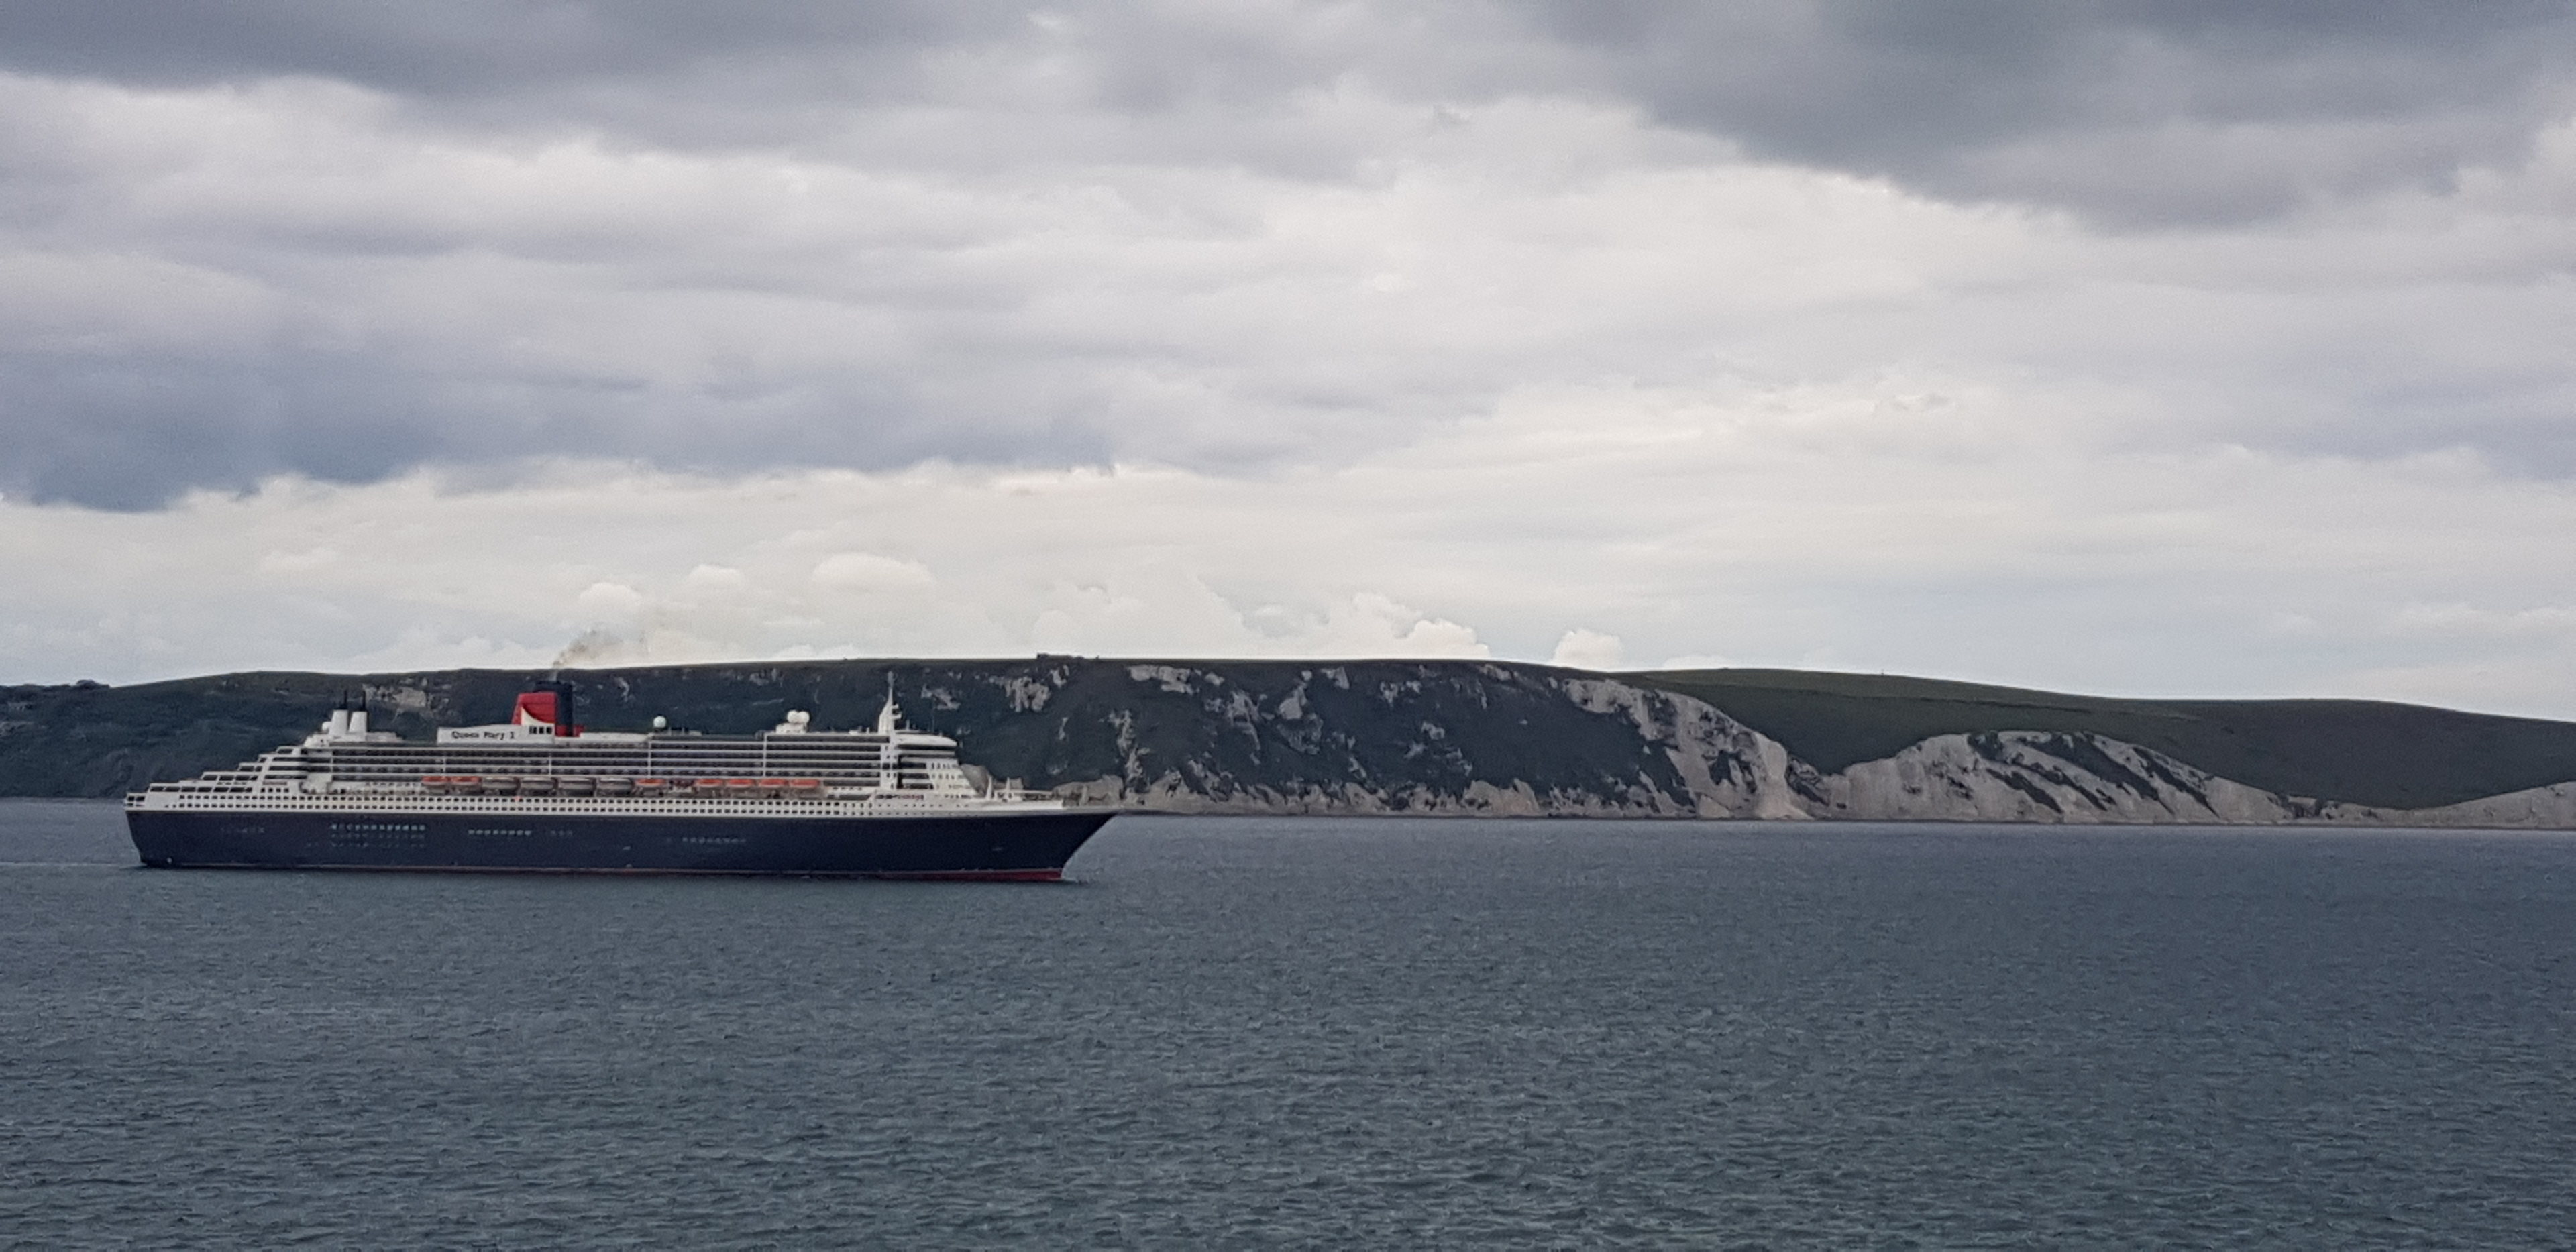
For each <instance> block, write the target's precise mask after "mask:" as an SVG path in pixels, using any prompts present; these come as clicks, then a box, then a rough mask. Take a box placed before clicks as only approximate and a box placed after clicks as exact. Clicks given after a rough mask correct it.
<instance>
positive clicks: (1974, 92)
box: [1524, 0, 2576, 224]
mask: <svg viewBox="0 0 2576 1252" xmlns="http://www.w3.org/2000/svg"><path fill="white" fill-rule="evenodd" d="M1524 11H1525V12H1527V13H1528V14H1529V15H1530V16H1531V17H1532V18H1533V20H1534V21H1535V22H1536V23H1537V24H1538V25H1539V26H1540V27H1542V28H1543V29H1545V30H1547V31H1549V32H1551V33H1552V34H1554V35H1555V36H1556V37H1558V38H1560V39H1562V40H1564V41H1566V43H1567V44H1569V45H1570V46H1572V47H1575V48H1580V49H1584V50H1586V51H1587V52H1588V54H1589V56H1590V58H1591V63H1590V65H1589V74H1590V75H1591V81H1593V82H1594V83H1595V84H1596V85H1597V86H1598V87H1599V88H1601V89H1603V90H1608V91H1611V92H1614V93H1617V94H1621V95H1625V96H1629V97H1631V98H1634V99H1636V100H1639V101H1641V102H1642V103H1644V104H1645V105H1646V106H1647V107H1648V108H1649V109H1650V110H1651V111H1652V112H1653V113H1655V114H1656V115H1657V116H1659V117H1661V118H1663V119H1665V120H1666V121H1669V122H1672V123H1674V124H1677V125H1683V126H1690V127H1696V128H1701V129H1705V130H1708V131H1710V132H1713V133H1716V134H1720V135H1725V136H1728V137H1731V138H1736V139H1739V140H1742V141H1743V142H1745V143H1746V144H1747V145H1748V146H1749V147H1750V148H1751V149H1752V150H1753V151H1755V152H1757V153H1760V154H1763V155H1768V156H1773V157H1779V158H1785V159H1789V160H1794V161H1799V162H1805V163H1812V164H1819V165H1827V166H1833V167H1838V168H1843V169H1848V170H1853V171H1857V172H1861V173H1867V174H1881V175H1888V176H1893V177H1896V178H1898V179H1900V180H1902V181H1904V182H1906V183H1909V184H1911V185H1913V186H1915V187H1917V188H1919V189H1922V190H1926V191H1929V192H1932V193H1934V194H1937V195H1943V196H1951V197H1966V198H1971V199H2004V200H2019V201H2028V202H2034V203H2040V204H2051V205H2064V206H2069V207H2073V208H2076V209H2079V210H2082V211H2084V212H2086V213H2088V214H2090V215H2092V216H2094V217H2096V218H2099V219H2103V220H2106V221H2110V222H2116V223H2131V224H2136V223H2155V222H2168V221H2183V222H2191V221H2210V220H2239V219H2245V218H2251V217H2257V216H2261V215H2265V214H2270V213H2274V212H2278V211H2280V210H2283V209H2285V208H2291V207H2295V206H2297V205H2300V204H2302V203H2305V202H2309V201H2311V200H2314V199H2321V198H2330V197H2333V196H2335V195H2339V194H2346V193H2352V192H2367V191H2372V190H2377V189H2381V188H2384V187H2388V186H2391V185H2397V184H2406V183H2415V184H2423V185H2439V184H2441V183H2443V182H2444V181H2445V180H2447V179H2448V178H2449V177H2450V176H2451V175H2452V174H2453V173H2454V172H2455V171H2456V170H2457V169H2459V168H2460V167H2461V166H2462V165H2465V164H2471V163H2484V162H2497V161H2506V162H2509V161H2511V160H2513V159H2514V158H2515V157H2516V156H2518V155H2519V154H2520V152H2521V151H2522V150H2523V149H2524V147H2525V146H2526V145H2527V143H2528V141H2529V139H2530V136H2531V134H2532V132H2533V131H2534V130H2535V129H2536V128H2537V127H2539V126H2541V125H2544V124H2546V123H2548V122H2551V121H2555V120H2557V119H2559V118H2561V117H2563V116H2564V115H2565V112H2566V110H2567V108H2568V107H2569V105H2570V103H2571V101H2576V95H2571V93H2570V91H2569V86H2570V82H2569V74H2570V70H2571V68H2576V11H2571V8H2570V6H2568V5H2566V4H2564V3H2558V2H2555V0H2549V2H2541V0H2503V2H2494V0H2487V2H2481V0H2465V2H2459V3H2392V4H2353V3H2342V2H2339V0H2242V2H2232V0H2099V2H2096V3H2076V2H2070V0H1955V2H1951V3H1928V4H1891V3H1883V2H1864V0H1812V2H1804V3H1800V2H1789V3H1770V4H1745V5H1712V4H1697V3H1640V4H1608V5H1605V4H1579V3H1547V2H1541V3H1533V4H1530V5H1528V6H1527V7H1526V9H1525V10H1524Z"/></svg>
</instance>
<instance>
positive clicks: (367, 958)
mask: <svg viewBox="0 0 2576 1252" xmlns="http://www.w3.org/2000/svg"><path fill="white" fill-rule="evenodd" d="M1070 875H1071V878H1072V879H1073V881H1070V882H1067V883H1064V884H1061V885H1008V884H934V883H887V882H864V881H862V882H838V881H800V880H775V881H769V880H713V879H704V880H702V879H650V878H606V877H597V878H572V877H566V878H556V877H487V876H447V875H428V874H334V873H279V872H219V871H171V870H144V869H139V868H136V867H135V866H134V857H133V851H132V848H131V845H129V844H128V843H127V842H126V841H125V836H124V831H123V820H122V816H121V814H120V813H119V812H118V811H117V809H116V808H114V807H113V806H111V805H103V804H96V803H86V802H51V801H11V802H5V803H0V1245H5V1246H9V1247H30V1248H49V1249H50V1248H85V1247H117V1248H127V1247H135V1248H162V1247H166V1248H232V1247H249V1248H281V1247H295V1246H315V1247H331V1248H342V1247H397V1246H423V1247H456V1248H467V1247H568V1246H618V1247H674V1248H778V1247H796V1248H801V1247H834V1246H849V1247H889V1248H934V1247H979V1248H980V1247H1004V1246H1023V1247H1045V1248H1074V1247H1108V1248H1119V1247H1172V1248H1231V1247H1270V1246H1289V1247H1323V1246H1330V1247H1344V1246H1352V1247H1405V1248H1413V1247H1467V1246H1496V1247H1537V1248H1545V1247H1566V1248H1593V1247H1691V1248H2070V1247H2116V1248H2142V1247H2177V1248H2188V1247H2207V1248H2245V1247H2295V1248H2477V1249H2494V1248H2532V1247H2565V1246H2568V1245H2569V1244H2570V1242H2571V1240H2576V835H2569V834H2507V833H2462V832H2456V831H2455V832H2448V833H2432V832H2407V831H2350V830H2324V829H2174V828H2152V829H2150V828H2121V829H2064V828H2034V827H1997V826H1954V825H1841V824H1769V823H1732V822H1727V823H1700V822H1596V821H1479V820H1458V819H1447V820H1404V819H1378V820H1335V819H1313V818H1309V819H1277V820H1272V819H1242V818H1235V819H1201V818H1179V817H1122V818H1120V819H1118V820H1117V821H1115V822H1113V823H1112V824H1111V825H1110V826H1109V828H1108V829H1107V830H1106V831H1104V832H1103V833H1102V834H1101V835H1100V836H1099V837H1098V838H1097V839H1096V840H1095V841H1094V842H1093V843H1092V844H1091V845H1090V846H1089V847H1088V848H1086V849H1085V850H1084V851H1083V852H1082V853H1081V854H1080V855H1079V856H1077V857H1076V858H1075V859H1074V861H1073V864H1072V867H1071V871H1070Z"/></svg>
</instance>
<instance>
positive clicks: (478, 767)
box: [125, 683, 1113, 882]
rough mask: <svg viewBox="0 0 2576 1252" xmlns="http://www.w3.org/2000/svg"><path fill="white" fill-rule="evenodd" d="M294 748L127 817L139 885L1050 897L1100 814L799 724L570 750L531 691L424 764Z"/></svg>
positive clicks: (403, 756)
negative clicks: (702, 885) (889, 884)
mask: <svg viewBox="0 0 2576 1252" xmlns="http://www.w3.org/2000/svg"><path fill="white" fill-rule="evenodd" d="M342 703H343V706H344V707H341V708H338V709H334V710H333V711H332V712H331V716H330V720H328V721H326V722H324V723H323V724H322V726H321V728H320V729H319V730H317V731H315V732H314V733H313V734H310V735H307V736H305V738H304V740H303V741H302V742H300V743H294V744H289V745H286V746H284V747H280V748H278V749H276V750H274V751H271V752H267V753H264V754H262V755H261V756H260V757H259V759H257V760H255V761H249V762H245V763H243V764H242V765H240V766H238V767H236V768H233V769H222V770H210V771H208V772H206V773H204V774H201V775H199V776H197V777H195V778H190V779H185V780H182V781H178V782H164V783H154V784H152V785H151V786H150V787H148V788H146V789H145V790H143V791H139V792H135V793H132V794H130V795H128V796H126V798H125V816H126V824H127V829H128V830H129V832H130V833H131V834H132V835H133V837H134V849H135V852H136V853H137V854H138V855H139V856H140V857H141V858H142V861H143V864H145V865H147V866H154V867H171V868H178V867H196V868H239V869H251V868H259V869H358V870H459V871H462V870H487V871H504V872H527V873H546V872H555V873H621V874H622V873H633V874H771V875H799V876H832V877H869V878H944V879H988V880H1005V881H1034V882H1048V881H1054V880H1056V879H1058V878H1060V877H1062V876H1063V873H1064V865H1065V862H1066V861H1067V860H1069V859H1071V858H1072V856H1073V854H1074V852H1075V851H1077V850H1078V849H1080V848H1081V847H1082V844H1083V842H1084V841H1085V840H1087V839H1089V838H1090V837H1091V836H1092V834H1093V833H1094V832H1096V831H1098V830H1099V829H1100V827H1101V826H1102V825H1104V824H1105V823H1107V822H1108V821H1109V819H1110V817H1111V816H1113V814H1112V813H1111V812H1109V811H1107V810H1101V809H1077V808H1069V807H1067V806H1066V805H1064V804H1063V803H1061V802H1059V801H1056V800H1053V799H1042V798H1035V797H1031V796H1028V795H1025V794H1022V793H1021V792H1019V791H1018V790H1017V789H1016V788H1012V787H996V786H994V785H993V784H992V783H991V782H990V780H989V779H986V778H984V777H982V776H981V771H975V770H973V769H972V767H970V766H966V765H963V764H961V763H960V762H959V760H958V757H957V741H956V740H954V739H950V738H947V737H945V736H942V735H935V734H927V733H924V732H922V731H918V730H914V729H910V728H907V727H906V726H905V725H904V723H903V715H902V712H901V710H900V709H899V708H897V706H896V704H895V701H894V696H893V693H892V692H890V691H889V692H888V693H887V696H886V702H885V706H884V708H883V710H882V711H880V712H879V714H878V716H877V722H876V725H875V726H873V727H870V728H866V729H858V730H840V731H831V730H822V729H818V728H816V727H815V726H813V725H812V720H813V719H812V718H811V717H810V716H809V715H808V714H806V713H804V712H802V711H791V712H789V713H788V714H787V715H786V718H785V720H784V721H781V722H780V723H779V724H778V725H777V726H776V727H775V728H774V729H772V730H769V731H766V732H763V733H760V734H754V735H702V734H695V733H689V732H682V731H673V730H670V729H668V728H666V727H665V726H664V724H663V719H661V718H655V719H654V725H655V729H654V730H653V731H652V732H650V733H607V732H589V731H585V730H583V729H582V728H581V727H580V726H579V725H577V724H575V723H574V721H573V710H572V690H571V688H570V687H569V686H567V685H564V684H561V683H538V684H535V689H533V690H530V691H526V692H523V693H522V694H520V696H519V697H518V700H517V702H516V705H515V707H514V708H513V711H512V715H511V719H510V720H509V721H508V722H505V723H502V724H499V725H490V726H456V727H445V728H441V729H440V730H439V731H438V732H437V735H436V738H435V739H434V740H433V741H431V742H420V741H417V740H406V739H404V738H402V737H401V736H400V735H398V734H394V733H392V732H389V731H382V730H375V729H371V728H370V726H369V712H368V710H367V708H365V707H364V706H363V704H360V705H359V706H357V707H348V704H349V702H347V701H343V702H342Z"/></svg>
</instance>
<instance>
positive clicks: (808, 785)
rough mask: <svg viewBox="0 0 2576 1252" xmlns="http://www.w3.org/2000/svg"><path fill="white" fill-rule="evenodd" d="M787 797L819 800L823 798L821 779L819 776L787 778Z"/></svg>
mask: <svg viewBox="0 0 2576 1252" xmlns="http://www.w3.org/2000/svg"><path fill="white" fill-rule="evenodd" d="M787 798H788V799H790V800H820V799H822V798H823V780H822V779H820V778H790V779H788V780H787Z"/></svg>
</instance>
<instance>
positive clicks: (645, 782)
mask: <svg viewBox="0 0 2576 1252" xmlns="http://www.w3.org/2000/svg"><path fill="white" fill-rule="evenodd" d="M670 789H671V782H670V780H669V779H667V778H638V779H636V780H635V794H637V795H639V796H658V795H661V794H663V793H665V792H667V791H669V790H670Z"/></svg>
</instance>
